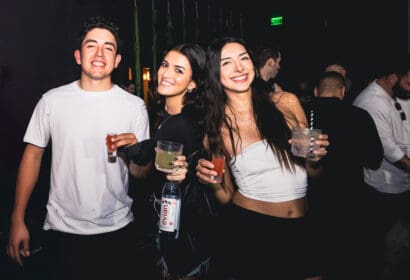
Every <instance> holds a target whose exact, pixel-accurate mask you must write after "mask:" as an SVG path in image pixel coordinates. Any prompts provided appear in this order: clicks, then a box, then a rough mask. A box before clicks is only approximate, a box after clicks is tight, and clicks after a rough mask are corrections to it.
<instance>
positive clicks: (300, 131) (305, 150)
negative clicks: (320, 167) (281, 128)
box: [291, 127, 322, 158]
mask: <svg viewBox="0 0 410 280" xmlns="http://www.w3.org/2000/svg"><path fill="white" fill-rule="evenodd" d="M320 134H322V130H321V129H316V128H313V129H311V128H301V127H297V128H294V129H292V148H291V151H292V154H293V155H294V156H297V157H303V158H315V157H316V155H315V154H314V151H316V150H318V149H319V148H320V145H317V144H315V141H316V140H318V139H319V135H320Z"/></svg>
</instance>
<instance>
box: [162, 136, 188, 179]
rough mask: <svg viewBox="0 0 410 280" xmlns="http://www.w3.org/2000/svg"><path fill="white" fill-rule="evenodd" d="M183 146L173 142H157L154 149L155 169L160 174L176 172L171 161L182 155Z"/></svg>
mask: <svg viewBox="0 0 410 280" xmlns="http://www.w3.org/2000/svg"><path fill="white" fill-rule="evenodd" d="M183 148H184V145H183V144H181V143H178V142H173V141H164V140H158V142H157V147H156V148H155V151H156V155H155V167H156V168H157V169H158V170H159V171H162V172H165V173H172V172H175V171H176V170H177V168H175V167H174V166H173V164H172V163H173V161H174V158H175V157H176V156H180V155H182V149H183Z"/></svg>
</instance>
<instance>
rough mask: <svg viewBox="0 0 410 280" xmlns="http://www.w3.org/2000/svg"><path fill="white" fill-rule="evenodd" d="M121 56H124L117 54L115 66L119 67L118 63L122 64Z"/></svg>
mask: <svg viewBox="0 0 410 280" xmlns="http://www.w3.org/2000/svg"><path fill="white" fill-rule="evenodd" d="M121 58H122V56H121V55H120V54H117V55H116V56H115V65H114V68H117V67H118V64H120V62H121Z"/></svg>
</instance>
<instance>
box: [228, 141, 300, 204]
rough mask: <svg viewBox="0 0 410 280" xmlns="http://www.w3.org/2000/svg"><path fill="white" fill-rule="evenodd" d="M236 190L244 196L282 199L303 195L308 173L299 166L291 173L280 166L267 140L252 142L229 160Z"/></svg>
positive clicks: (292, 198)
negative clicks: (234, 157)
mask: <svg viewBox="0 0 410 280" xmlns="http://www.w3.org/2000/svg"><path fill="white" fill-rule="evenodd" d="M230 166H231V170H232V175H233V177H234V178H235V182H236V184H237V186H238V191H239V192H240V193H241V194H242V195H244V196H245V197H248V198H251V199H255V200H261V201H267V202H282V201H289V200H294V199H298V198H301V197H304V196H305V195H306V189H307V173H306V170H304V169H303V168H302V167H300V166H296V169H295V171H294V173H293V172H291V171H289V170H288V169H286V168H283V169H282V168H281V166H280V165H279V161H278V159H277V157H276V156H275V155H274V154H273V152H272V149H271V148H270V146H269V145H268V143H267V141H266V140H261V141H258V142H255V143H253V144H251V145H249V146H247V147H246V148H245V149H243V151H242V154H238V155H237V156H236V160H234V159H232V160H231V162H230Z"/></svg>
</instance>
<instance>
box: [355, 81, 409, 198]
mask: <svg viewBox="0 0 410 280" xmlns="http://www.w3.org/2000/svg"><path fill="white" fill-rule="evenodd" d="M398 102H399V103H400V104H401V106H402V107H403V111H404V112H406V111H407V112H406V115H407V120H402V119H401V118H400V112H399V111H398V110H397V109H396V108H395V106H394V100H393V98H391V97H390V96H389V94H388V93H387V92H386V91H385V90H384V89H383V88H382V87H381V86H379V85H378V84H377V83H376V81H373V82H371V83H370V84H369V85H368V86H367V87H366V88H365V89H364V90H363V91H362V92H361V93H360V94H359V95H358V96H357V97H356V99H355V100H354V102H353V105H355V106H357V107H360V108H362V109H365V110H366V111H368V112H369V114H370V115H371V116H372V118H373V120H374V122H375V124H376V127H377V131H378V133H379V136H380V139H381V141H382V144H383V149H384V158H383V162H382V164H381V166H380V168H379V169H377V170H372V169H369V168H365V169H364V176H365V181H366V183H367V184H369V185H371V186H373V187H374V188H376V189H377V190H378V191H380V192H384V193H402V192H405V191H408V190H410V174H409V173H407V172H405V171H404V170H401V169H399V168H398V167H396V166H394V165H393V164H392V162H396V161H398V160H399V159H401V158H402V157H403V156H404V154H407V156H408V155H409V152H408V149H409V145H410V123H409V117H408V116H409V115H408V110H409V101H408V100H407V101H406V100H400V99H398Z"/></svg>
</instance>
